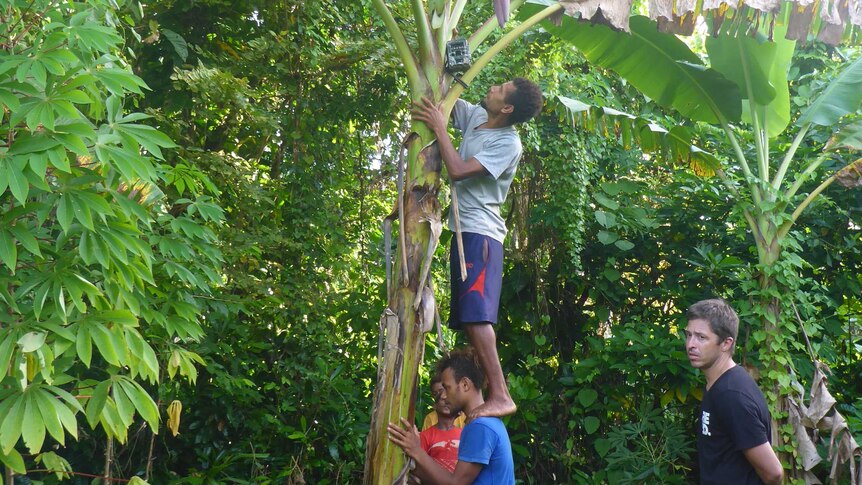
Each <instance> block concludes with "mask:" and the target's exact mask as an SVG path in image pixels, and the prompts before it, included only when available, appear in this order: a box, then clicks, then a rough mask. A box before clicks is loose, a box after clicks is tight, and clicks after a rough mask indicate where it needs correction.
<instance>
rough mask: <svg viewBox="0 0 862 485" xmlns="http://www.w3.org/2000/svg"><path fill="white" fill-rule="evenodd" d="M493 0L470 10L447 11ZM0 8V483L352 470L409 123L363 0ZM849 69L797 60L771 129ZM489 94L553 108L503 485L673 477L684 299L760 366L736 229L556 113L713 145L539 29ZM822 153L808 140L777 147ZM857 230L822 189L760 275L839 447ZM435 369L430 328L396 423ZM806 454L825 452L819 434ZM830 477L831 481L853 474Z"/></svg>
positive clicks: (390, 61)
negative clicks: (829, 405) (386, 222)
mask: <svg viewBox="0 0 862 485" xmlns="http://www.w3.org/2000/svg"><path fill="white" fill-rule="evenodd" d="M392 3H397V2H392ZM644 3H645V2H644ZM492 8H493V7H492V5H491V2H468V6H467V10H466V12H465V20H464V22H465V23H466V25H478V24H479V23H481V22H482V21H484V20H485V19H487V18H488V17H489V16H491V15H493V9H492ZM404 9H405V10H406V9H407V7H404ZM397 12H398V10H397V9H396V13H397ZM0 18H2V21H0V24H2V27H0V105H2V106H3V112H2V126H0V135H2V136H0V206H2V207H3V209H2V214H0V221H2V222H0V261H2V266H0V308H2V309H3V311H2V312H0V369H3V370H4V373H3V374H2V375H0V463H2V467H3V469H4V471H5V473H4V474H3V475H2V477H0V480H5V481H4V482H3V483H16V484H18V483H39V482H41V483H46V484H49V483H57V482H58V481H60V480H66V481H67V482H69V483H91V481H94V480H95V481H98V480H100V478H98V477H111V478H113V479H116V481H119V482H126V481H130V480H131V481H133V482H139V481H140V480H146V481H147V482H149V483H153V484H161V483H182V484H206V483H259V484H270V483H273V484H275V483H278V484H283V483H286V484H301V483H307V484H348V483H359V482H361V479H362V470H363V461H364V456H365V455H364V450H365V437H366V434H367V432H368V427H369V420H370V412H371V405H372V402H371V395H372V392H373V386H374V382H375V378H376V377H375V376H376V372H377V345H378V342H377V338H378V319H379V317H380V314H381V312H382V311H383V309H384V308H385V306H386V295H385V292H386V289H385V272H384V254H385V248H384V238H383V233H382V230H381V222H382V220H383V218H384V217H385V216H386V215H387V214H388V213H389V212H390V211H391V209H392V205H393V202H394V200H395V177H396V171H397V170H396V166H397V161H398V150H397V147H398V146H399V144H400V141H401V139H402V138H403V137H404V136H405V135H406V133H407V127H408V123H409V112H408V108H409V105H410V99H409V95H408V93H407V90H406V87H405V79H404V78H403V76H402V75H401V74H400V70H399V60H398V58H397V57H396V55H395V52H394V50H393V48H392V46H391V43H390V41H389V39H388V37H387V35H386V32H385V30H384V29H383V25H382V23H381V20H380V19H379V18H378V16H377V15H375V12H374V11H373V9H372V8H371V2H370V0H362V1H355V2H346V1H336V0H318V1H303V0H261V1H255V2H245V1H229V0H157V1H154V2H150V3H147V4H142V3H139V2H137V1H125V2H124V1H119V2H115V1H113V0H88V1H86V2H81V3H71V2H65V1H43V0H28V1H20V0H0ZM495 35H496V34H495ZM691 42H693V43H694V44H697V42H698V41H697V40H696V39H693V40H691ZM694 48H695V49H701V50H703V47H702V46H697V45H695V46H694ZM858 56H859V50H858V48H855V47H847V46H844V47H837V48H836V47H827V46H824V45H823V44H820V43H817V42H810V43H804V44H803V43H801V44H800V45H799V46H798V47H797V49H796V51H795V53H794V55H793V58H792V62H791V65H790V70H789V76H788V78H789V83H790V84H789V86H790V100H791V113H792V116H793V117H796V116H798V113H799V111H800V110H801V109H802V108H803V107H805V106H808V105H809V104H810V103H811V100H812V99H813V98H814V97H815V96H816V95H818V94H819V93H820V92H821V91H822V89H823V87H824V86H825V85H826V83H827V82H828V81H829V80H830V79H832V78H833V77H834V76H835V75H836V73H837V72H838V71H839V70H840V69H841V68H842V67H843V66H845V65H846V64H847V63H848V62H849V61H850V60H853V59H856V58H857V57H858ZM514 75H521V76H525V77H529V78H532V79H534V80H536V81H537V82H538V83H539V84H540V85H541V86H542V88H543V89H544V91H545V94H546V104H545V108H544V110H543V112H542V115H541V116H540V118H539V119H538V120H537V121H535V122H532V123H530V124H528V125H526V126H523V127H522V128H521V135H522V139H523V140H524V146H525V155H524V158H523V160H522V162H521V166H520V169H519V172H518V176H517V178H516V180H515V183H514V184H513V187H512V192H511V193H510V196H509V204H508V206H507V207H506V208H505V214H506V219H507V224H508V227H509V229H510V234H509V237H508V238H507V241H506V251H507V259H506V268H505V276H504V289H503V298H502V303H501V315H502V318H501V320H502V321H501V322H500V324H499V326H498V332H499V333H498V338H499V344H498V345H499V351H500V356H501V359H502V363H503V368H504V371H505V372H506V373H507V375H508V379H509V385H510V389H511V391H512V394H513V397H514V398H515V400H516V402H517V403H518V405H519V411H518V413H517V414H515V415H514V416H512V417H510V418H508V419H507V426H508V429H509V432H510V435H511V437H512V442H513V448H514V453H515V460H516V476H517V479H518V480H519V483H524V484H547V483H567V484H568V483H693V482H695V481H696V480H697V469H696V468H697V467H696V461H697V460H696V453H695V450H694V440H695V438H694V432H693V429H694V423H695V422H696V413H697V409H698V399H699V397H700V396H701V392H702V391H701V388H702V386H703V381H702V376H700V375H699V374H698V373H697V372H695V371H694V370H693V369H692V368H691V367H690V366H689V364H688V361H687V359H686V356H685V353H684V349H683V340H682V338H681V337H680V326H681V325H683V324H684V322H683V311H684V309H685V308H686V306H688V305H689V304H691V303H693V302H695V301H697V300H698V299H701V298H706V297H715V296H718V297H723V298H726V299H728V300H729V301H731V302H732V304H733V305H734V306H735V307H736V308H737V309H738V311H739V312H740V316H741V320H742V325H741V329H740V337H739V345H738V349H737V354H736V360H737V361H738V362H741V363H743V364H744V365H746V366H747V367H749V368H750V369H752V371H757V369H758V363H759V362H760V360H761V352H764V351H766V352H768V351H770V350H769V349H766V350H764V349H763V348H761V347H760V346H759V345H758V343H759V342H762V341H763V337H762V336H758V335H757V334H758V332H762V330H761V329H760V327H759V323H758V322H759V318H758V317H757V316H756V315H754V311H753V310H752V308H753V306H754V305H753V303H752V301H751V296H752V292H753V291H754V290H753V288H754V287H753V286H752V281H755V280H756V279H757V278H758V276H759V274H760V271H761V270H762V268H761V267H759V266H758V265H757V257H756V251H755V248H754V242H753V240H752V239H751V237H750V233H749V231H748V229H747V226H746V225H745V221H744V220H743V217H742V214H741V209H740V206H739V202H734V201H731V200H730V199H729V197H728V194H727V190H728V189H727V187H726V186H725V185H724V184H723V183H721V182H720V181H719V180H718V179H717V178H716V177H712V176H705V175H702V174H699V173H696V172H697V171H695V170H692V169H691V168H690V167H689V166H688V164H686V163H670V162H667V161H665V160H664V159H662V158H660V157H658V156H654V155H649V154H646V155H645V154H644V153H643V152H642V151H641V150H640V149H639V148H637V147H634V146H629V144H628V143H621V142H619V141H617V140H616V139H614V137H613V136H607V134H606V133H602V132H601V130H598V132H597V131H596V130H586V129H584V127H582V126H580V125H576V124H573V122H572V118H571V117H570V115H569V113H568V112H567V110H566V107H565V106H564V105H563V104H562V102H561V101H560V99H559V98H558V96H567V97H572V98H577V99H579V100H581V101H583V102H586V103H590V104H594V105H601V106H607V107H612V108H616V109H619V110H623V111H626V112H629V113H633V114H635V115H637V116H641V117H645V118H649V119H651V120H656V121H658V122H660V123H661V124H663V125H664V126H668V127H670V126H684V127H686V129H687V130H689V132H690V133H692V134H694V136H695V137H696V138H697V139H698V140H700V143H701V144H702V145H703V146H704V147H705V148H706V149H712V150H715V149H718V148H720V147H721V145H720V144H719V142H718V141H717V140H718V139H719V138H720V134H719V133H718V132H717V130H714V129H711V128H709V127H708V126H705V125H702V124H696V123H692V122H689V121H687V120H686V119H685V118H683V117H681V116H679V115H678V114H677V113H675V112H672V111H668V110H663V109H662V108H660V107H659V106H658V105H656V104H654V103H653V102H652V101H651V100H650V99H649V98H647V97H645V96H644V95H642V94H640V93H639V92H638V91H637V90H635V89H634V88H633V87H632V86H631V85H630V84H629V83H627V82H625V81H623V80H621V78H619V77H618V76H616V75H615V74H614V73H612V72H610V71H607V70H604V69H601V68H598V67H595V66H593V65H591V64H590V63H588V62H587V60H586V59H585V58H584V57H583V56H582V54H580V53H579V52H578V51H577V50H575V49H573V48H572V47H571V45H569V44H565V43H563V42H561V41H559V40H557V39H556V38H554V37H552V36H551V35H549V34H548V33H546V32H545V31H544V30H542V29H534V30H533V31H531V32H529V33H527V34H525V35H524V36H522V37H521V38H520V39H519V40H518V41H516V42H515V44H514V45H513V46H511V47H510V48H508V49H507V50H505V51H504V52H503V53H502V54H500V55H499V56H497V58H496V59H495V60H494V61H493V64H492V65H491V66H490V67H489V68H487V69H485V70H484V71H483V73H482V74H481V76H480V77H479V78H478V79H477V80H476V81H475V82H473V83H472V84H471V85H470V86H469V89H467V90H466V92H465V94H464V96H463V97H464V98H465V99H468V100H471V101H478V100H479V99H481V98H482V97H483V96H484V94H485V92H486V91H487V88H488V86H490V85H492V84H496V83H500V82H503V81H505V80H507V79H509V78H510V77H512V76H514ZM829 135H830V131H829V129H828V128H824V127H817V126H816V127H814V128H812V136H811V138H812V140H813V141H812V142H811V145H810V146H809V145H808V142H805V143H803V144H802V145H801V146H800V148H799V153H801V157H802V158H803V159H805V158H806V157H807V158H812V157H815V156H816V155H818V153H819V149H820V147H821V146H822V142H823V141H825V140H826V139H827V138H828V137H829ZM791 143H792V138H791V136H790V135H780V136H779V138H778V139H777V140H776V141H775V142H774V145H775V146H777V147H782V146H785V147H786V146H787V145H790V144H791ZM818 143H819V144H818ZM715 155H716V156H717V157H718V158H720V159H727V158H728V157H727V156H726V155H727V154H725V153H722V152H720V151H716V152H715ZM857 158H858V157H857ZM847 161H848V160H841V159H840V157H836V158H835V159H830V160H829V161H827V163H825V164H823V165H821V166H820V167H818V168H817V171H818V172H817V173H818V174H820V175H821V177H820V179H822V178H823V176H828V175H829V174H831V173H832V172H834V171H835V169H836V168H840V167H841V166H843V165H844V164H846V163H847ZM819 181H820V180H819V179H817V178H815V179H814V180H811V181H810V182H807V183H806V187H807V188H808V189H809V190H810V188H813V187H816V186H817V185H818V184H819ZM809 186H810V187H809ZM860 227H862V191H860V190H858V189H848V188H845V187H842V186H840V185H837V184H834V185H833V186H831V187H829V188H828V189H827V190H826V191H824V193H823V194H822V195H821V197H820V198H819V199H818V200H817V201H816V202H815V203H813V204H812V205H811V206H809V207H808V209H807V210H806V211H805V212H804V213H803V214H802V215H801V216H800V218H799V220H798V221H797V223H796V225H795V226H794V229H793V230H792V231H791V232H790V234H789V237H788V242H787V243H786V244H785V246H784V247H783V248H782V250H783V251H784V253H785V255H786V256H787V258H786V261H787V263H786V265H785V266H783V267H782V268H781V271H782V279H781V282H782V285H783V286H782V290H781V291H782V294H781V296H782V298H783V300H782V301H784V302H786V303H787V307H786V308H788V309H789V308H791V306H790V302H791V301H792V305H793V307H794V308H795V311H794V312H793V313H792V315H794V316H793V319H792V320H793V324H792V325H790V326H789V327H787V326H785V327H781V328H782V329H783V330H782V331H785V332H786V334H785V337H786V338H785V340H783V341H781V342H780V345H782V346H783V347H782V351H786V352H787V353H788V354H789V355H792V356H793V357H792V359H791V360H789V361H788V362H786V365H787V366H790V367H792V368H794V369H795V370H796V372H797V374H798V376H799V377H800V379H802V382H800V384H801V385H802V386H804V388H805V389H806V394H807V389H808V388H809V386H810V384H811V382H810V379H811V378H812V376H813V375H814V363H813V361H812V355H811V354H810V353H809V352H808V350H807V347H806V344H805V341H806V339H810V343H811V350H812V352H813V355H814V357H815V358H816V359H817V360H820V361H822V362H823V363H824V364H826V366H828V368H829V369H830V371H831V373H830V374H829V381H828V383H829V390H830V392H831V393H832V395H833V396H834V397H835V398H836V400H837V401H838V403H837V405H836V408H837V409H838V410H840V411H841V413H842V414H843V415H844V417H845V418H846V419H847V422H848V425H849V428H850V430H851V431H852V434H853V435H854V436H856V437H857V439H858V438H859V437H862V379H860V375H862V294H860V290H862V269H860V266H862V231H860ZM450 237H451V234H450V233H448V232H446V231H444V234H443V238H442V240H441V245H440V248H439V249H438V258H437V262H436V263H435V265H434V266H433V270H432V271H433V278H434V281H435V285H436V287H437V288H438V289H439V288H446V287H447V278H448V268H447V266H446V264H447V263H446V261H448V258H447V257H446V250H447V248H448V245H449V238H450ZM440 293H441V294H439V295H438V299H440V300H441V302H440V303H441V305H440V306H441V312H443V315H442V316H443V319H444V321H445V318H446V312H447V311H448V310H447V309H448V306H447V305H446V301H445V299H444V298H446V297H445V296H444V295H443V294H442V293H443V292H442V291H441V292H440ZM788 328H790V330H788ZM801 329H804V330H805V331H804V332H803V331H802V330H801ZM803 334H804V335H803ZM443 336H444V338H443V340H444V342H445V345H446V347H447V348H451V347H453V346H456V345H460V344H462V343H463V342H464V340H463V336H461V335H456V334H454V333H451V332H449V331H448V330H447V329H444V330H443ZM440 353H441V347H440V343H439V341H438V339H437V338H436V332H432V333H431V334H429V337H428V340H427V350H426V357H425V362H426V365H425V366H424V368H423V372H422V374H421V375H422V378H421V381H420V386H419V391H418V398H417V399H418V400H417V402H418V405H417V415H418V416H419V418H420V419H421V417H422V416H423V415H424V413H425V412H427V411H428V410H429V409H430V399H429V393H428V392H427V379H428V375H427V371H428V368H429V367H430V366H431V364H432V363H433V361H434V360H435V358H436V357H437V356H439V355H440ZM774 397H775V396H772V401H771V402H774ZM178 403H181V408H180V405H179V404H178ZM779 414H780V412H779ZM154 432H157V434H155V433H154ZM784 432H786V433H788V434H789V433H790V431H789V430H787V429H785V430H784ZM817 444H818V447H819V450H820V451H821V454H822V455H823V456H824V457H825V456H826V450H827V449H828V446H829V439H828V434H827V435H826V439H825V440H821V441H818V443H817ZM792 449H793V448H792V445H790V446H789V447H788V448H787V449H786V450H784V451H792ZM830 467H831V464H830V463H829V462H827V461H824V462H823V463H821V464H820V465H818V468H816V469H815V472H816V473H817V474H818V476H821V477H822V476H826V475H828V474H829V468H830ZM842 468H843V469H844V473H843V475H842V477H841V478H839V479H838V480H836V481H833V482H832V483H847V481H848V480H849V472H847V470H846V465H842Z"/></svg>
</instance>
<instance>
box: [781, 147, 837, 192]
mask: <svg viewBox="0 0 862 485" xmlns="http://www.w3.org/2000/svg"><path fill="white" fill-rule="evenodd" d="M828 156H829V153H828V152H827V153H823V154H821V155H820V156H819V157H817V158H815V159H814V161H813V162H811V163H810V164H809V165H808V167H806V169H805V171H803V172H802V173H801V174H799V176H798V177H796V181H795V182H793V185H792V186H791V187H790V188H789V189H787V192H785V193H784V197H785V198H786V199H787V200H790V199H792V198H793V196H794V195H796V192H798V191H799V187H801V186H802V184H803V183H805V181H806V180H807V179H808V176H809V175H811V172H813V171H815V170H817V167H819V166H820V165H821V164H822V163H823V162H824V161H826V157H828Z"/></svg>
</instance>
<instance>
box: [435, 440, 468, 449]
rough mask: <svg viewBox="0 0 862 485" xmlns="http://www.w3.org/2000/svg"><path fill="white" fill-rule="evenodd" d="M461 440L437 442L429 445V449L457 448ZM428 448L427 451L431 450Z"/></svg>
mask: <svg viewBox="0 0 862 485" xmlns="http://www.w3.org/2000/svg"><path fill="white" fill-rule="evenodd" d="M460 444H461V440H448V441H445V440H444V441H438V442H436V443H434V444H432V445H431V448H458V446H460ZM431 448H429V450H430V449H431Z"/></svg>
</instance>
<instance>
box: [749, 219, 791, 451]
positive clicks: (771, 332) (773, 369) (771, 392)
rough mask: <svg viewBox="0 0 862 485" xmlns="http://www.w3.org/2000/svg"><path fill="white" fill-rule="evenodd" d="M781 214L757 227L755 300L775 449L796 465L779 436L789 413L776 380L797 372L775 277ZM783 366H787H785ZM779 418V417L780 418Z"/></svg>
mask: <svg viewBox="0 0 862 485" xmlns="http://www.w3.org/2000/svg"><path fill="white" fill-rule="evenodd" d="M777 218H778V214H762V215H761V216H760V217H758V218H757V225H756V227H753V228H752V229H753V232H754V236H755V242H756V246H757V253H758V262H759V263H760V268H761V273H760V275H759V277H758V288H759V290H760V291H759V295H758V297H757V298H756V300H755V305H756V307H757V309H756V313H757V314H759V315H760V323H761V327H762V328H763V330H764V333H765V337H764V341H763V345H762V348H761V351H760V361H761V362H760V363H761V365H762V367H763V373H762V376H764V377H765V378H766V379H765V382H764V384H765V385H766V386H767V388H766V394H767V400H768V401H769V402H771V403H772V404H773V405H774V409H775V410H776V411H777V413H772V446H773V447H775V448H777V449H778V450H779V458H780V460H781V461H782V462H783V463H793V462H794V460H793V457H792V456H788V455H787V454H786V453H785V452H783V451H782V450H783V449H784V445H786V444H787V443H786V442H785V440H784V435H783V434H782V433H780V432H779V430H780V429H781V426H782V425H783V423H784V422H786V419H783V418H780V417H779V415H783V414H784V413H785V412H786V410H787V409H786V404H785V398H786V396H783V392H782V389H781V383H780V382H779V380H778V379H777V378H776V376H780V375H787V374H788V373H792V372H793V369H792V367H790V366H789V365H786V363H787V362H789V361H790V356H789V355H788V354H787V352H786V345H785V344H784V343H783V340H784V339H785V336H784V335H783V333H782V325H781V321H782V320H781V319H782V318H784V317H785V316H784V315H782V311H783V308H782V304H781V298H780V297H778V296H776V292H777V291H782V290H784V288H779V286H780V285H779V283H778V281H776V279H775V276H774V270H775V267H776V265H777V264H778V263H779V261H780V260H781V245H782V240H783V237H782V235H781V233H780V232H779V230H778V227H777V225H776V224H774V222H773V221H775V220H777ZM782 362H783V363H782ZM777 414H778V415H777Z"/></svg>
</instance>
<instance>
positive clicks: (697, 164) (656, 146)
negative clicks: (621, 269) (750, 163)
mask: <svg viewBox="0 0 862 485" xmlns="http://www.w3.org/2000/svg"><path fill="white" fill-rule="evenodd" d="M557 99H559V101H560V103H561V104H562V107H563V109H564V110H565V112H566V113H567V115H568V116H569V117H570V119H571V121H572V122H573V123H574V124H577V125H578V126H580V127H581V128H583V129H585V130H589V131H594V132H596V133H598V134H600V135H603V136H610V137H613V138H619V139H620V141H621V142H622V144H623V147H624V148H626V149H628V148H631V146H632V145H637V146H639V147H640V149H641V150H643V151H644V152H646V153H652V154H655V155H657V156H659V157H661V158H662V159H664V160H666V161H669V162H671V163H681V164H685V165H688V166H689V167H690V168H691V169H692V170H694V172H695V173H697V174H699V175H709V176H711V175H714V174H715V171H716V170H717V169H718V168H719V167H720V166H721V162H720V161H719V160H718V159H717V158H716V157H715V156H714V155H712V154H711V153H709V152H707V151H704V150H702V149H700V148H698V147H696V146H694V145H692V135H691V133H690V131H689V130H688V129H686V128H685V127H681V126H675V127H673V128H672V129H670V130H667V129H665V128H663V127H662V126H660V125H658V124H657V123H655V122H653V121H651V120H648V119H646V118H642V117H639V116H635V115H632V114H629V113H625V112H622V111H618V110H615V109H612V108H605V107H599V106H591V105H588V104H586V103H583V102H581V101H578V100H576V99H571V98H567V97H565V96H557ZM612 242H614V241H610V242H607V243H606V244H611V243H612Z"/></svg>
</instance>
